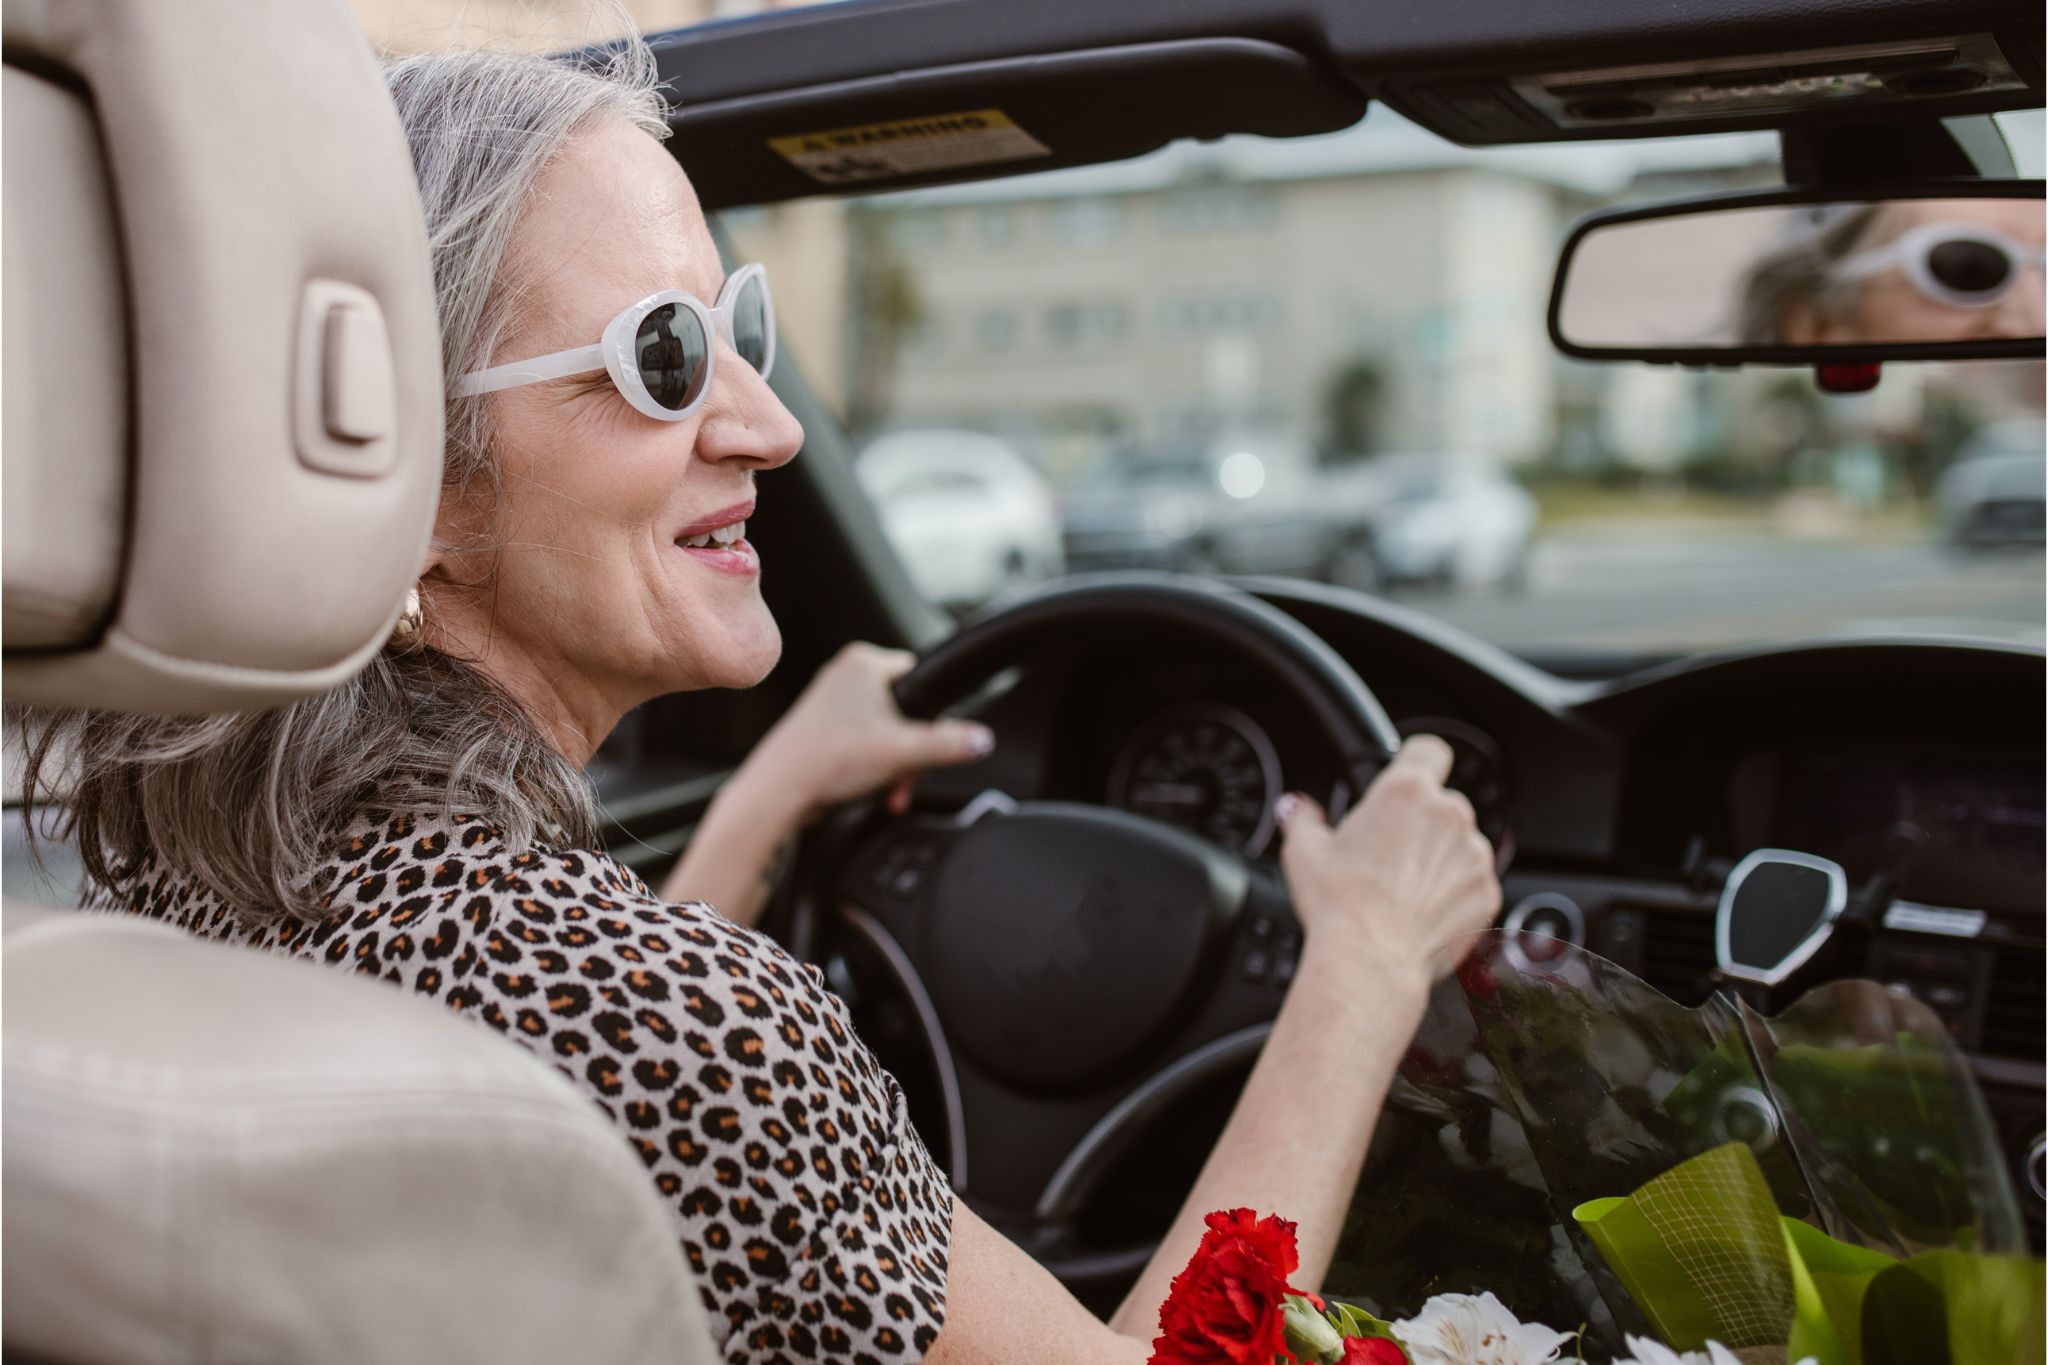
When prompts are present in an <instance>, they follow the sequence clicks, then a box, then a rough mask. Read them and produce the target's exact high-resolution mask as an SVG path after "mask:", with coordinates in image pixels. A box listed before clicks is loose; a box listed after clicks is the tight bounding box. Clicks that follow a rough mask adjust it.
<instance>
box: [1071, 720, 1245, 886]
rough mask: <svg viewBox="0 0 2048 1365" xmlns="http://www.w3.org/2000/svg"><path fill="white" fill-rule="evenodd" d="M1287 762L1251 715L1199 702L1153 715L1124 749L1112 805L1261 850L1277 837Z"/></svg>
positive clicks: (1113, 776)
mask: <svg viewBox="0 0 2048 1365" xmlns="http://www.w3.org/2000/svg"><path fill="white" fill-rule="evenodd" d="M1279 795H1280V759H1279V756H1278V755H1277V754H1275V753H1274V752H1273V741H1272V740H1270V739H1268V738H1267V737H1266V732H1265V731H1264V730H1261V729H1260V728H1259V727H1258V726H1257V725H1255V724H1254V723H1253V722H1252V720H1251V718H1250V717H1249V716H1246V715H1245V714H1244V713H1243V712H1241V711H1233V710H1232V709H1230V708H1229V707H1227V706H1216V705H1212V704H1209V703H1206V702H1205V703H1193V704H1190V705H1187V706H1176V707H1174V708H1173V709H1171V710H1169V711H1165V712H1162V713H1161V714H1160V715H1158V716H1156V717H1154V718H1153V720H1152V721H1151V722H1150V723H1149V724H1147V725H1146V726H1145V727H1144V728H1143V729H1141V730H1139V731H1138V732H1137V733H1136V734H1135V735H1133V736H1132V737H1131V739H1130V741H1129V742H1128V743H1127V744H1125V745H1124V747H1123V749H1122V750H1121V751H1119V752H1118V754H1117V757H1116V763H1115V765H1114V766H1113V767H1112V768H1111V770H1110V775H1109V803H1110V804H1111V805H1113V806H1120V807H1122V808H1123V809H1124V810H1127V811H1130V812H1131V813H1133V814H1135V815H1144V816H1149V817H1150V818H1152V819H1154V820H1159V821H1163V822H1164V823H1166V824H1169V825H1175V826H1178V827H1179V828H1181V829H1184V830H1187V831H1189V832H1190V833H1193V834H1198V835H1200V836H1201V837H1203V838H1204V839H1208V840H1210V841H1212V842H1214V843H1218V844H1222V845H1223V846H1224V847H1226V848H1232V849H1238V850H1241V851H1242V852H1244V853H1247V854H1253V855H1256V854H1257V853H1258V852H1259V851H1260V850H1261V849H1263V848H1264V847H1265V845H1266V841H1267V840H1268V839H1270V838H1272V836H1273V802H1274V801H1275V800H1277V799H1278V798H1279Z"/></svg>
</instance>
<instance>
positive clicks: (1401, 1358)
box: [1337, 1337, 1408, 1365]
mask: <svg viewBox="0 0 2048 1365" xmlns="http://www.w3.org/2000/svg"><path fill="white" fill-rule="evenodd" d="M1337 1365H1408V1357H1407V1355H1406V1354H1405V1353H1403V1352H1402V1350H1401V1348H1400V1347H1399V1346H1397V1345H1395V1344H1394V1343H1393V1342H1391V1341H1389V1340H1387V1338H1385V1337H1346V1338H1345V1339H1344V1357H1343V1359H1342V1360H1339V1361H1338V1362H1337Z"/></svg>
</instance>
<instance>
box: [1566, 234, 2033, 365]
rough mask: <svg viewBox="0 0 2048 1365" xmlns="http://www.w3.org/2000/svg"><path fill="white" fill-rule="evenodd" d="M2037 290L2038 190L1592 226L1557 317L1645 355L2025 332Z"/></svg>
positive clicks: (1572, 330)
mask: <svg viewBox="0 0 2048 1365" xmlns="http://www.w3.org/2000/svg"><path fill="white" fill-rule="evenodd" d="M2042 289H2043V279H2042V216H2041V203H2040V201H2039V200H2038V199H2028V198H1999V199H1946V198H1942V199H1900V200H1891V201H1885V202H1875V203H1872V202H1853V201H1851V202H1837V203H1821V204H1793V205H1786V204H1773V205H1765V206H1752V207H1717V208H1710V209H1705V210H1702V211H1698V212H1688V213H1680V214H1674V215H1670V216H1662V217H1652V218H1641V219H1637V220H1634V221H1620V222H1613V223H1605V224H1599V225H1596V226H1594V227H1592V228H1591V229H1589V230H1588V231H1587V232H1586V234H1585V235H1584V236H1583V237H1582V238H1581V239H1580V240H1579V242H1578V244H1577V249H1576V251H1574V252H1573V253H1572V255H1571V257H1570V259H1569V260H1568V261H1567V263H1566V266H1565V275H1564V278H1563V280H1562V281H1561V283H1560V287H1559V294H1558V299H1557V312H1556V318H1555V321H1556V331H1557V335H1558V338H1559V340H1560V341H1561V342H1563V343H1565V344H1566V345H1567V346H1568V347H1587V348H1593V349H1606V348H1616V349H1627V350H1637V351H1664V350H1670V351H1689V350H1699V349H1723V348H1725V349H1727V350H1729V351H1731V352H1734V351H1748V350H1785V349H1787V348H1802V349H1803V348H1816V351H1817V352H1818V351H1819V350H1823V349H1826V348H1836V347H1849V346H1869V345H1912V346H1926V345H1936V344H1941V343H1954V342H1972V341H1977V342H1981V341H2001V340H2003V341H2029V340H2038V339H2039V338H2040V337H2041V336H2042V333H2043V327H2042Z"/></svg>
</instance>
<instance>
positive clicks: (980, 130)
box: [768, 109, 1052, 185]
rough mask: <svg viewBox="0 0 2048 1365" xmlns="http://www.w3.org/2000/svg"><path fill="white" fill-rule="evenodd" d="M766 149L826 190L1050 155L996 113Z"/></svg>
mask: <svg viewBox="0 0 2048 1365" xmlns="http://www.w3.org/2000/svg"><path fill="white" fill-rule="evenodd" d="M768 145H769V147H771V148H772V149H774V151H775V153H776V154H777V155H778V156H780V157H782V158H783V159H784V160H785V161H787V162H789V163H790V164H791V165H792V166H795V167H796V168H797V169H798V170H800V171H802V172H803V173H804V174H805V175H808V176H809V177H811V179H813V180H816V181H819V182H820V183H822V184H826V185H846V184H852V183H854V182H855V181H860V180H882V179H886V178H887V177H889V176H896V175H923V174H927V173H929V172H932V171H950V170H956V169H958V168H959V167H961V166H986V165H990V164H992V163H994V162H998V161H1023V160H1026V159H1027V158H1030V157H1034V156H1051V155H1052V149H1051V148H1050V147H1047V146H1046V145H1045V144H1044V143H1042V142H1040V141H1039V140H1038V139H1037V138H1035V137H1033V136H1031V134H1029V133H1027V132H1025V131H1024V130H1023V129H1022V128H1019V127H1018V126H1017V125H1016V124H1015V123H1013V122H1011V121H1010V116H1009V115H1008V114H1005V113H1004V112H1003V111H1002V110H1000V109H970V110H967V111H966V112H964V113H959V114H932V115H930V116H929V117H926V118H905V119H897V120H895V121H894V122H891V123H861V124H856V125H855V126H853V127H851V128H833V129H831V130H830V131H827V132H822V133H799V134H797V135H796V136H794V137H776V138H770V139H769V140H768Z"/></svg>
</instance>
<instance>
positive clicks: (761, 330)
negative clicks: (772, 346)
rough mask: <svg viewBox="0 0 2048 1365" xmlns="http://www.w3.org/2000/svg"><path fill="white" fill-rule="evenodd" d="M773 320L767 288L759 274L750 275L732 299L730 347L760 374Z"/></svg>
mask: <svg viewBox="0 0 2048 1365" xmlns="http://www.w3.org/2000/svg"><path fill="white" fill-rule="evenodd" d="M774 327H775V320H774V319H773V318H772V317H770V316H769V313H768V288H767V286H766V285H764V284H762V283H761V277H760V276H759V275H751V276H749V277H748V279H747V282H746V283H745V284H743V285H741V286H740V292H739V294H738V295H737V296H736V297H734V299H733V301H732V340H733V349H734V350H736V351H738V352H739V353H740V359H742V360H744V361H746V362H747V363H748V364H749V365H752V366H753V367H754V368H755V369H756V370H760V371H762V372H763V373H765V372H766V370H767V362H768V343H769V340H770V338H772V337H773V336H774Z"/></svg>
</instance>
